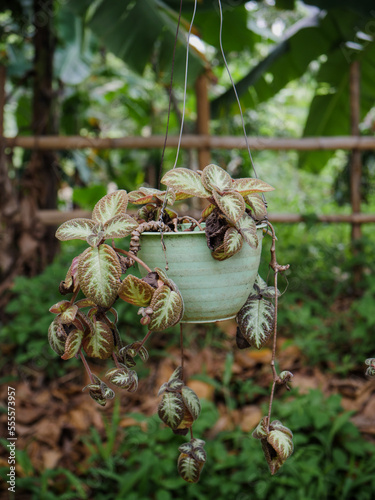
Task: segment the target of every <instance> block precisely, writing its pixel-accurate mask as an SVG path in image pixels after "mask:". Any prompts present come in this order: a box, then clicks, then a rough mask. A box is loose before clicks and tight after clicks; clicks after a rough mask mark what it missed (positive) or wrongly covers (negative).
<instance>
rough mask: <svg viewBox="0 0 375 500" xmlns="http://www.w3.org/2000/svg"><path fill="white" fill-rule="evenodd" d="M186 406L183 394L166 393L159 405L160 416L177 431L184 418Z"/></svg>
mask: <svg viewBox="0 0 375 500" xmlns="http://www.w3.org/2000/svg"><path fill="white" fill-rule="evenodd" d="M184 414H185V406H184V402H183V399H182V396H181V394H178V393H177V392H165V393H164V394H163V397H162V400H161V402H160V404H159V408H158V415H159V417H160V419H161V420H162V421H163V422H164V423H165V424H166V425H168V427H170V428H171V429H173V430H174V429H177V427H178V426H179V425H180V423H181V422H182V420H183V418H184Z"/></svg>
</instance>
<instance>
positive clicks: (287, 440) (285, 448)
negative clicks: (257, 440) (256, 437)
mask: <svg viewBox="0 0 375 500" xmlns="http://www.w3.org/2000/svg"><path fill="white" fill-rule="evenodd" d="M288 430H289V429H288ZM267 441H268V444H269V445H271V446H272V448H273V449H274V450H275V452H276V453H277V455H278V457H279V459H280V460H281V461H282V462H285V460H286V459H287V458H289V457H290V455H291V454H292V453H293V438H291V437H290V435H289V434H288V433H285V432H283V431H280V430H274V431H271V432H270V433H269V434H268V436H267Z"/></svg>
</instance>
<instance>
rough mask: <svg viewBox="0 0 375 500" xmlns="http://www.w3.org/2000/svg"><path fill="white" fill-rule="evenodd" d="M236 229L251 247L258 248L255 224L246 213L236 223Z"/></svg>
mask: <svg viewBox="0 0 375 500" xmlns="http://www.w3.org/2000/svg"><path fill="white" fill-rule="evenodd" d="M236 227H237V229H238V230H239V232H240V233H241V234H242V236H243V239H244V240H245V241H246V243H247V244H248V245H249V246H251V248H258V244H259V241H258V235H257V226H256V224H255V222H254V221H253V219H252V218H251V217H250V216H249V215H247V214H246V213H244V214H243V216H242V217H241V218H240V220H239V221H238V222H237V224H236Z"/></svg>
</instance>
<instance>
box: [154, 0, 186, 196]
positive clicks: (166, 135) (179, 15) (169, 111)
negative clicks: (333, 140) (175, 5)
mask: <svg viewBox="0 0 375 500" xmlns="http://www.w3.org/2000/svg"><path fill="white" fill-rule="evenodd" d="M181 12H182V0H180V11H179V13H178V21H177V29H176V36H175V39H174V46H173V54H172V66H171V81H170V84H169V101H168V115H167V128H166V131H165V137H164V145H163V151H162V153H161V160H160V173H159V187H160V178H161V173H162V170H163V163H164V154H165V149H166V147H167V139H168V130H169V119H170V116H171V103H172V86H173V74H174V62H175V56H176V47H177V40H178V32H179V29H180V23H181Z"/></svg>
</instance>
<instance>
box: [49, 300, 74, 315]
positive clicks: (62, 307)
mask: <svg viewBox="0 0 375 500" xmlns="http://www.w3.org/2000/svg"><path fill="white" fill-rule="evenodd" d="M70 305H71V304H70V301H69V300H60V302H56V304H53V306H51V307H50V308H49V312H51V313H54V314H60V313H62V312H64V311H66V310H67V309H68V308H69V307H70Z"/></svg>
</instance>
